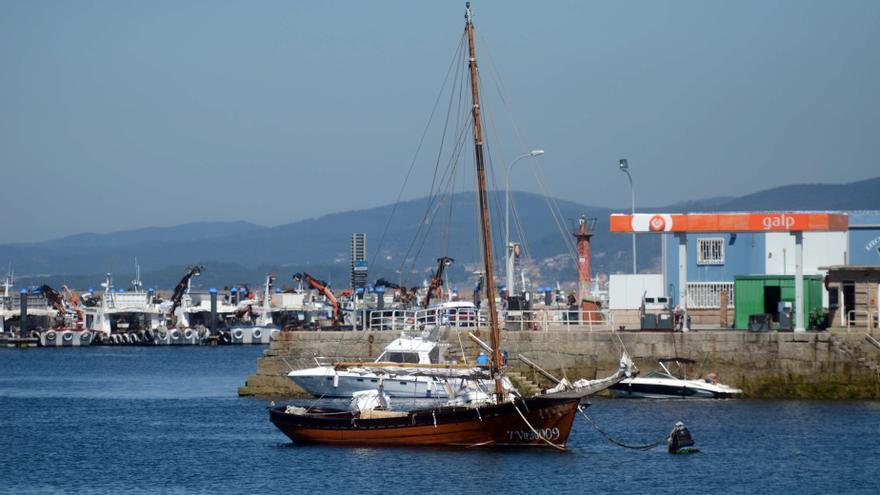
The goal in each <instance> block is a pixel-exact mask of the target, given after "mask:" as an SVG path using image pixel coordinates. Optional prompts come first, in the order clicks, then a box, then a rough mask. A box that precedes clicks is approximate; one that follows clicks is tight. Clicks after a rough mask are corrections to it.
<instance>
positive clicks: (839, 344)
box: [239, 329, 880, 399]
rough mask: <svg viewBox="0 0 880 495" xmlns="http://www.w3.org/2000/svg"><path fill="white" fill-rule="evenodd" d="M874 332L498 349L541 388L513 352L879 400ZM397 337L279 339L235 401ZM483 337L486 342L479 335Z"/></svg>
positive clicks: (589, 336)
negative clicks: (680, 361) (678, 362)
mask: <svg viewBox="0 0 880 495" xmlns="http://www.w3.org/2000/svg"><path fill="white" fill-rule="evenodd" d="M877 332H878V331H876V330H875V331H874V334H873V335H871V334H867V333H865V332H864V331H858V332H856V331H852V332H845V331H828V332H819V333H812V332H809V333H780V332H768V333H750V332H743V331H730V330H719V331H699V332H689V333H654V332H590V331H587V330H570V331H555V332H504V335H503V347H504V349H505V350H507V351H508V353H509V355H510V356H511V360H510V365H511V367H512V368H513V369H514V370H515V371H518V372H519V373H521V374H522V375H524V376H526V377H528V379H530V380H532V381H534V382H536V383H538V384H539V385H540V386H547V385H549V383H548V382H547V380H546V379H544V378H543V377H541V376H540V375H537V374H536V373H534V372H533V371H532V370H531V369H530V368H528V367H527V366H525V364H523V363H521V362H520V361H519V360H517V359H516V358H515V357H516V356H517V355H518V354H523V355H524V356H526V357H528V358H529V359H531V360H532V361H534V362H535V363H537V364H538V365H539V366H541V367H543V368H545V369H547V370H549V371H551V372H552V373H554V374H555V375H556V376H566V377H568V378H569V379H570V380H574V379H578V378H590V379H592V378H598V377H603V376H607V375H609V374H611V373H612V372H613V371H614V370H615V369H617V366H618V360H619V357H620V352H621V350H622V349H623V348H625V349H626V350H627V352H629V354H630V355H631V356H632V358H633V360H634V361H635V362H636V364H637V365H638V366H639V369H640V370H641V371H642V373H646V372H648V371H651V370H653V369H655V368H657V366H658V365H657V360H658V359H660V358H668V357H674V356H677V357H683V358H689V359H693V360H694V361H695V363H694V364H692V365H690V369H689V370H688V373H689V377H691V378H695V377H701V376H705V375H706V374H707V373H710V372H714V373H717V374H718V375H719V378H720V380H721V381H722V382H723V383H727V384H729V385H732V386H735V387H739V388H742V389H743V391H744V395H745V396H746V397H751V398H790V399H880V348H877V347H876V346H875V345H873V344H872V343H871V342H870V339H868V338H867V336H868V335H871V336H872V337H873V338H877V337H878V336H880V335H878V334H877ZM398 336H399V334H397V333H395V332H388V331H385V332H280V333H279V334H277V335H276V337H275V338H274V339H273V341H272V343H271V344H270V346H269V348H268V349H267V350H266V351H265V352H264V354H263V356H262V357H261V358H260V359H259V360H258V361H257V370H256V372H255V373H253V374H251V375H249V376H248V377H247V381H246V383H245V384H244V386H242V387H240V389H239V394H241V395H254V396H257V397H264V398H293V397H303V396H304V394H303V391H302V390H301V389H299V387H297V386H296V385H295V384H294V383H293V382H291V381H290V380H289V379H287V377H286V374H287V372H288V371H289V370H290V369H299V368H306V367H312V366H315V357H316V356H325V357H337V358H344V359H347V360H352V359H358V358H360V359H367V358H369V359H370V360H372V359H375V358H376V357H378V356H379V354H380V353H381V352H382V349H383V348H384V347H385V346H386V345H387V344H388V343H389V342H391V341H392V340H393V339H395V338H396V337H398ZM482 338H483V339H484V340H488V335H487V332H486V331H485V330H483V333H482ZM438 341H439V342H441V343H445V344H447V346H448V347H447V348H446V354H447V357H448V358H451V359H459V358H460V357H461V356H462V355H464V356H467V357H470V358H471V359H473V357H474V356H475V355H476V354H477V353H478V352H479V349H478V348H477V346H476V345H475V344H474V343H472V342H471V340H470V339H469V338H468V336H467V331H466V330H465V329H460V330H455V329H446V330H443V331H441V332H440V334H439V336H438Z"/></svg>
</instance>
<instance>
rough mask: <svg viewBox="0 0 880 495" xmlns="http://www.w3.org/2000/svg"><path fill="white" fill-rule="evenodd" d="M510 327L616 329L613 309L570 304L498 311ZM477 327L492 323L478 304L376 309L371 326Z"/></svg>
mask: <svg viewBox="0 0 880 495" xmlns="http://www.w3.org/2000/svg"><path fill="white" fill-rule="evenodd" d="M498 318H499V321H500V322H501V325H502V327H503V328H505V329H506V330H533V331H547V330H572V329H574V328H576V327H587V328H588V329H589V330H590V331H594V330H595V331H601V330H606V331H607V330H612V329H613V328H614V323H613V318H612V316H611V313H610V311H580V310H577V309H566V308H538V309H531V310H522V311H505V310H500V311H498ZM441 326H442V327H448V328H465V329H468V328H476V327H478V326H480V327H488V326H489V314H488V311H486V310H482V311H478V310H477V309H476V308H431V309H420V310H403V309H386V310H381V311H379V310H373V311H371V312H370V315H369V318H368V324H367V329H368V330H380V331H381V330H391V331H398V332H400V331H402V332H407V331H422V330H426V329H431V328H435V327H441Z"/></svg>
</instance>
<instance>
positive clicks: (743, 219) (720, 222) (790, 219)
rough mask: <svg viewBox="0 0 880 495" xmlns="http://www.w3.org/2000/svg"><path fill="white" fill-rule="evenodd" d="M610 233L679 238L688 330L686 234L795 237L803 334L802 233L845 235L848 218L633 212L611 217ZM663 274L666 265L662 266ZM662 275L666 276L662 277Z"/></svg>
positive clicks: (798, 324) (797, 301) (797, 305)
mask: <svg viewBox="0 0 880 495" xmlns="http://www.w3.org/2000/svg"><path fill="white" fill-rule="evenodd" d="M610 224H611V232H616V233H626V234H663V233H666V232H671V233H673V234H675V236H676V237H677V238H678V291H679V292H678V300H679V301H680V306H681V308H682V309H683V310H684V319H683V325H682V331H687V235H688V234H689V233H693V234H696V233H730V234H734V233H738V232H790V233H791V234H792V235H794V238H795V276H794V280H795V304H794V305H795V331H804V330H805V328H804V322H805V318H804V304H803V286H804V272H803V267H804V246H803V244H804V232H846V231H847V230H848V228H849V217H848V216H847V215H846V214H842V213H818V212H817V213H814V212H764V213H636V214H634V215H619V214H614V215H611V219H610ZM663 270H664V274H665V270H666V266H665V265H664V266H663ZM664 276H665V275H664Z"/></svg>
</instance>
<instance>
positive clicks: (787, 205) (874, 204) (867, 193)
mask: <svg viewBox="0 0 880 495" xmlns="http://www.w3.org/2000/svg"><path fill="white" fill-rule="evenodd" d="M677 206H679V207H683V208H680V209H681V210H682V211H683V210H687V211H709V212H711V211H767V210H877V209H880V177H876V178H873V179H867V180H863V181H858V182H851V183H849V184H797V185H791V186H782V187H774V188H773V189H766V190H764V191H759V192H756V193H753V194H748V195H746V196H741V197H738V198H712V199H707V200H697V201H692V202H688V203H684V204H682V205H677Z"/></svg>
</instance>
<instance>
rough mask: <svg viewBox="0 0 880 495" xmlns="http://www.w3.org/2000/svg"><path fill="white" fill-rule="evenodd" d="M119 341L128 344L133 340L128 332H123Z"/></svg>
mask: <svg viewBox="0 0 880 495" xmlns="http://www.w3.org/2000/svg"><path fill="white" fill-rule="evenodd" d="M119 341H120V342H121V343H123V344H128V343H130V342H131V339H130V338H129V337H128V334H127V333H123V334H120V335H119Z"/></svg>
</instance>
